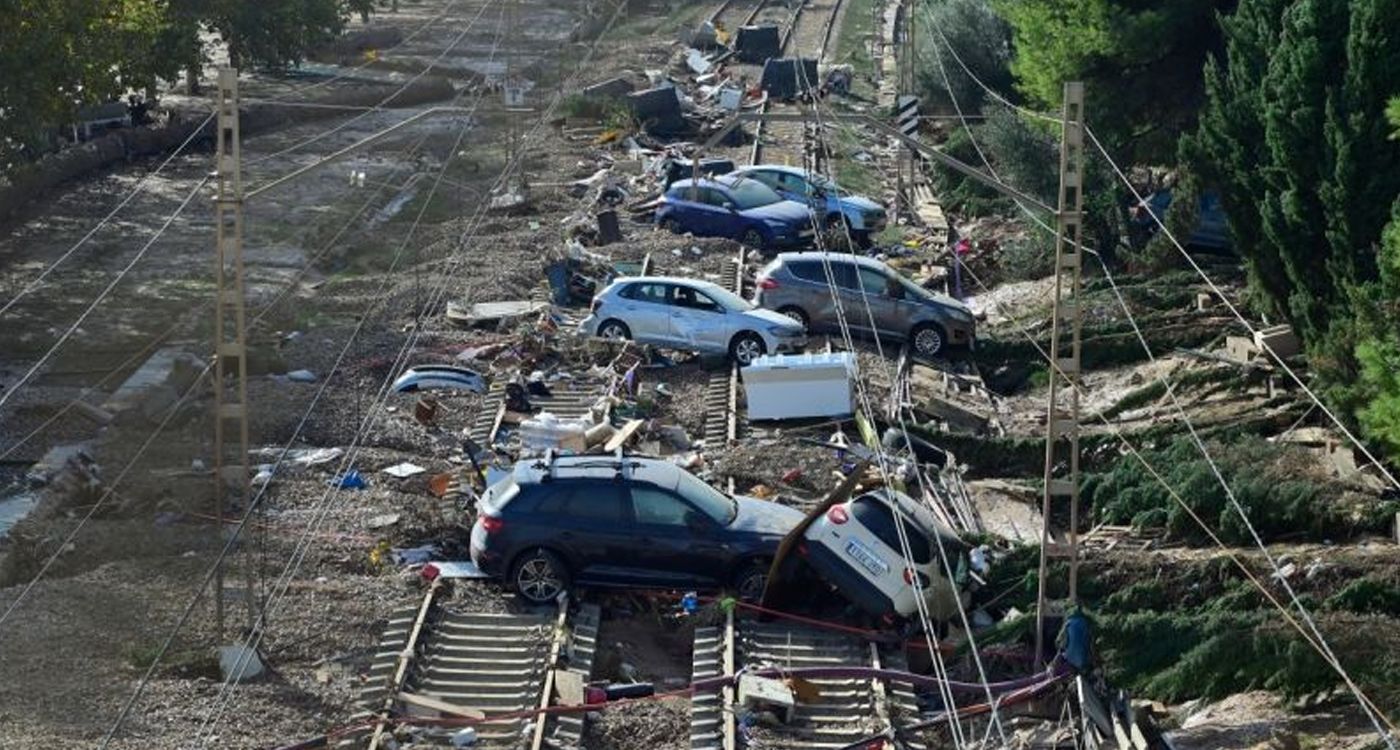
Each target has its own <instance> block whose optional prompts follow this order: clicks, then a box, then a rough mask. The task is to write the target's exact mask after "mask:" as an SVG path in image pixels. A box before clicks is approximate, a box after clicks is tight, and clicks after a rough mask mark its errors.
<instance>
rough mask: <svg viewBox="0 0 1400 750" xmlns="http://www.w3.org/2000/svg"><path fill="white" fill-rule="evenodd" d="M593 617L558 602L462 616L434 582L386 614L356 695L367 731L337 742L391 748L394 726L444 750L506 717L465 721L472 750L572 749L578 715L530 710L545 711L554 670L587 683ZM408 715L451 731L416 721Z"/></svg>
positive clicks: (479, 726) (578, 732) (591, 610)
mask: <svg viewBox="0 0 1400 750" xmlns="http://www.w3.org/2000/svg"><path fill="white" fill-rule="evenodd" d="M598 620H599V611H598V607H597V606H596V605H583V606H582V607H580V608H579V610H578V613H577V614H576V615H575V616H574V617H573V618H572V619H571V618H570V616H569V612H568V609H567V606H566V605H563V604H561V606H560V607H559V609H558V610H557V611H553V612H551V611H548V610H545V611H538V612H521V613H485V612H469V611H465V610H462V609H459V608H458V607H456V606H454V605H453V604H452V603H450V602H447V601H445V599H444V594H443V586H442V584H440V583H434V585H433V586H431V587H430V588H429V590H428V592H427V594H426V595H425V596H424V600H423V602H422V603H421V604H420V605H419V606H418V607H415V608H413V609H408V610H404V611H401V612H399V613H397V614H395V615H394V616H392V617H390V619H389V623H388V625H387V626H386V628H385V631H384V635H383V636H382V637H381V639H380V642H379V647H378V651H377V653H376V654H375V656H374V659H373V661H372V663H371V666H370V669H369V674H368V678H367V681H366V684H365V687H364V688H363V689H362V690H361V693H360V698H359V701H360V704H361V705H362V706H363V708H364V709H365V711H366V713H365V714H363V715H362V716H363V717H365V718H369V719H372V720H373V728H372V729H367V730H365V731H364V732H362V733H361V734H360V735H359V736H352V737H350V738H347V739H346V740H345V741H343V742H342V743H341V746H342V747H365V748H368V749H369V750H381V749H383V748H387V747H391V746H397V744H396V743H397V740H394V742H391V740H392V739H393V738H394V736H395V729H396V728H401V725H407V726H410V727H414V726H416V728H417V729H416V737H415V740H414V746H415V747H451V746H452V735H453V734H455V733H456V732H457V731H460V730H461V728H462V725H464V724H465V723H466V722H468V721H472V720H477V721H479V720H481V719H483V718H493V717H503V718H500V719H493V720H491V721H484V722H480V723H474V724H472V726H473V728H474V730H475V732H476V736H477V740H476V744H475V745H473V746H474V747H479V748H512V749H517V748H519V749H524V748H529V750H541V749H542V748H570V747H577V746H578V744H579V742H581V740H582V737H583V730H584V716H583V714H567V713H566V714H551V715H548V716H546V718H544V719H540V718H538V717H537V716H536V715H535V714H536V712H537V711H538V710H539V709H543V708H545V707H547V706H548V705H549V702H550V698H551V697H552V695H553V692H554V683H555V679H556V672H557V671H558V670H560V669H565V668H567V669H568V670H569V671H573V672H578V673H581V674H582V675H583V678H584V679H585V680H586V679H587V677H588V675H589V673H590V672H591V670H592V666H593V653H594V649H595V646H596V640H597V632H598ZM409 717H427V718H435V719H452V720H456V722H457V725H455V726H452V725H438V724H432V723H422V724H417V725H415V723H414V722H413V721H411V720H407V721H406V720H405V719H407V718H409Z"/></svg>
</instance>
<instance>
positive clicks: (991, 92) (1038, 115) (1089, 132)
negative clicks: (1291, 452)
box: [925, 13, 1400, 489]
mask: <svg viewBox="0 0 1400 750" xmlns="http://www.w3.org/2000/svg"><path fill="white" fill-rule="evenodd" d="M926 17H927V13H926ZM925 25H926V26H928V27H929V28H932V29H933V31H934V33H935V34H937V36H938V37H939V39H940V40H941V41H942V43H943V47H944V48H945V49H947V50H948V52H949V54H950V55H952V56H953V59H954V60H955V61H957V63H958V65H959V67H961V68H962V70H963V72H964V73H965V74H967V76H968V78H969V79H971V80H972V81H973V82H974V83H976V84H977V85H978V87H980V88H981V89H982V90H983V91H984V92H985V93H986V94H987V95H988V96H990V97H992V98H993V99H995V100H996V101H998V102H1000V103H1002V104H1004V105H1005V106H1007V107H1010V108H1011V109H1013V110H1015V111H1016V112H1019V113H1021V114H1023V115H1025V116H1027V117H1032V118H1035V119H1039V120H1044V121H1053V122H1059V118H1057V117H1054V116H1053V115H1048V114H1045V113H1042V112H1036V111H1035V110H1030V109H1026V108H1025V107H1022V106H1020V105H1018V104H1015V103H1014V102H1012V101H1011V100H1009V99H1008V98H1006V97H1005V96H1003V95H1002V94H1001V93H1000V92H998V91H996V90H995V89H993V88H992V87H991V86H988V85H987V84H986V83H985V82H984V81H983V80H982V79H981V78H979V77H978V76H977V75H976V74H975V73H973V72H972V69H971V68H970V67H969V66H968V65H967V63H966V62H965V61H964V60H963V58H962V56H961V55H959V54H958V51H957V49H956V48H954V46H953V44H952V43H951V42H950V41H949V40H948V38H947V36H946V35H945V34H944V33H943V31H942V29H940V28H939V27H938V26H937V25H936V24H933V23H927V24H925ZM1084 133H1085V135H1086V136H1088V138H1089V140H1090V142H1092V143H1093V144H1094V147H1095V149H1097V150H1098V151H1099V153H1100V154H1102V155H1103V157H1104V159H1105V160H1106V161H1107V162H1108V164H1109V166H1110V167H1111V168H1112V169H1113V172H1114V174H1115V175H1117V177H1118V179H1119V180H1120V181H1121V182H1122V183H1123V184H1124V185H1125V186H1127V188H1128V190H1129V191H1130V192H1131V193H1132V195H1133V198H1134V199H1135V200H1136V201H1137V204H1138V205H1139V206H1142V207H1144V208H1146V209H1148V210H1147V211H1146V213H1147V215H1148V216H1149V217H1151V219H1152V222H1153V223H1154V224H1156V225H1157V227H1158V229H1159V230H1160V231H1161V232H1162V233H1163V234H1164V235H1165V236H1166V237H1167V239H1168V240H1170V241H1171V243H1172V245H1173V246H1174V247H1175V248H1176V249H1177V251H1178V252H1179V253H1181V255H1182V257H1183V258H1185V259H1186V262H1187V263H1188V264H1189V265H1190V266H1191V268H1192V269H1193V270H1194V271H1195V272H1196V274H1197V275H1198V276H1200V277H1201V279H1202V280H1203V281H1205V283H1206V285H1207V286H1209V287H1210V289H1211V291H1212V292H1214V293H1215V295H1216V296H1217V297H1218V298H1219V299H1220V301H1221V302H1222V303H1224V304H1225V306H1226V308H1228V309H1229V310H1230V312H1231V314H1233V315H1234V316H1235V318H1236V319H1237V320H1238V321H1239V322H1240V323H1241V324H1242V325H1244V327H1245V328H1246V330H1248V331H1249V332H1250V334H1251V335H1255V334H1257V333H1258V329H1256V328H1255V327H1254V325H1253V324H1251V323H1250V322H1249V320H1248V319H1246V318H1245V316H1244V315H1243V314H1242V313H1241V312H1240V311H1239V308H1238V307H1236V305H1235V304H1234V303H1232V302H1231V301H1230V298H1229V296H1228V295H1226V294H1225V292H1224V290H1222V289H1221V288H1220V286H1219V285H1218V284H1216V283H1215V281H1214V280H1213V279H1211V277H1210V275H1209V274H1207V273H1206V271H1205V269H1204V268H1202V267H1201V265H1200V264H1199V263H1198V262H1196V259H1195V258H1193V257H1192V256H1191V254H1190V253H1188V252H1187V251H1186V248H1185V246H1184V245H1182V243H1181V242H1180V241H1179V240H1178V239H1177V238H1176V235H1175V234H1173V233H1172V231H1171V230H1170V229H1169V228H1168V227H1167V225H1166V224H1165V223H1164V222H1163V221H1162V220H1161V218H1160V217H1158V216H1157V214H1156V213H1155V212H1154V211H1152V210H1151V209H1150V206H1148V203H1147V200H1146V199H1145V198H1144V197H1143V195H1142V193H1140V192H1139V191H1138V189H1137V187H1136V186H1134V185H1133V183H1132V180H1130V179H1128V176H1127V175H1126V174H1125V173H1124V171H1123V169H1122V168H1121V167H1120V166H1119V165H1118V163H1117V162H1116V161H1114V160H1113V157H1112V155H1110V154H1109V153H1108V149H1107V148H1105V147H1104V145H1103V143H1102V142H1101V141H1100V140H1099V138H1098V136H1097V135H1096V134H1095V133H1094V131H1093V129H1092V128H1091V127H1089V126H1088V125H1087V124H1086V125H1085V126H1084ZM1264 349H1265V350H1266V351H1268V353H1269V356H1270V357H1271V358H1272V359H1273V360H1274V361H1275V362H1277V363H1278V365H1279V367H1280V368H1281V369H1282V370H1283V371H1284V372H1286V373H1288V376H1289V378H1290V379H1291V380H1293V382H1294V383H1296V384H1297V385H1298V387H1299V388H1301V389H1302V390H1303V392H1304V393H1305V394H1307V396H1308V398H1309V399H1311V400H1312V402H1313V403H1314V404H1315V405H1316V406H1317V407H1318V408H1319V409H1321V410H1322V412H1323V413H1324V414H1326V415H1327V417H1328V419H1329V420H1331V422H1332V423H1333V424H1334V425H1335V426H1336V427H1337V429H1338V430H1340V431H1341V433H1342V434H1343V435H1345V436H1346V438H1347V440H1348V441H1349V442H1351V444H1352V445H1353V446H1355V447H1356V449H1357V450H1359V451H1361V453H1362V455H1364V456H1366V458H1367V460H1369V461H1370V462H1371V463H1372V464H1373V465H1375V467H1376V469H1377V470H1378V471H1380V472H1381V473H1382V474H1383V475H1384V476H1385V478H1386V479H1387V480H1388V481H1389V482H1390V484H1391V485H1392V486H1394V487H1395V488H1396V489H1400V479H1397V478H1396V477H1395V475H1394V474H1393V473H1392V472H1391V471H1390V470H1389V469H1387V468H1386V466H1385V464H1384V463H1382V462H1381V461H1380V460H1379V459H1377V458H1376V456H1375V455H1374V454H1373V453H1372V452H1371V450H1370V449H1368V448H1367V447H1366V445H1365V443H1363V442H1362V441H1361V440H1360V439H1359V438H1357V437H1356V435H1355V434H1354V433H1353V432H1352V431H1351V430H1350V429H1349V428H1348V427H1347V426H1346V424H1345V423H1344V422H1343V421H1342V420H1341V419H1339V418H1338V417H1337V415H1336V414H1335V413H1333V412H1332V410H1331V409H1329V408H1328V407H1327V405H1326V404H1324V403H1323V401H1322V399H1321V398H1319V397H1318V396H1317V394H1316V393H1315V392H1313V390H1312V389H1311V388H1309V387H1308V385H1307V384H1306V383H1304V382H1303V380H1302V378H1300V377H1299V376H1298V374H1297V373H1296V372H1295V371H1294V370H1293V369H1292V368H1291V367H1289V365H1288V363H1287V362H1285V361H1283V358H1282V357H1279V356H1278V354H1277V353H1276V352H1274V350H1273V349H1272V348H1270V347H1268V346H1265V347H1264Z"/></svg>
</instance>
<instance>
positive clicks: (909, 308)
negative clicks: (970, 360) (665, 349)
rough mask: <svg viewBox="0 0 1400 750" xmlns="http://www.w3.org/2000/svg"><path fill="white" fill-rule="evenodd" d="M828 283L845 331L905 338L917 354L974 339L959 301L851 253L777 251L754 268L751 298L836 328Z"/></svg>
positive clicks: (815, 325)
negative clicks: (842, 314)
mask: <svg viewBox="0 0 1400 750" xmlns="http://www.w3.org/2000/svg"><path fill="white" fill-rule="evenodd" d="M833 284H834V285H835V291H836V292H837V294H839V298H840V300H841V307H842V309H844V311H845V313H846V322H847V325H849V326H850V328H851V330H852V332H853V333H856V334H861V335H866V336H869V335H871V334H874V335H878V336H880V337H882V338H889V339H894V340H897V341H908V342H909V343H910V344H911V348H912V349H913V350H914V353H915V354H916V355H918V356H921V357H934V356H941V355H943V354H944V353H945V352H946V350H947V349H948V347H949V346H972V344H973V343H974V342H975V341H976V338H977V321H976V320H975V319H974V318H973V316H972V311H971V310H969V309H968V308H967V306H966V305H964V304H963V303H961V302H959V301H957V300H955V299H953V298H952V297H949V296H947V295H943V294H935V293H934V292H930V291H929V290H927V289H924V288H923V287H921V286H919V285H918V284H915V283H914V282H912V281H910V280H908V279H906V278H904V277H903V276H901V275H900V274H899V272H898V271H896V270H894V269H893V268H890V267H889V266H887V265H885V264H884V263H881V262H880V261H878V260H875V259H874V258H866V257H863V256H859V255H845V254H838V253H782V254H780V255H778V257H777V258H775V259H773V262H772V263H769V264H768V265H767V266H765V267H764V269H763V270H762V271H760V272H759V274H758V284H757V287H756V291H755V293H754V303H755V304H757V305H759V306H760V307H766V308H768V309H769V310H774V311H777V312H780V313H782V314H784V315H787V316H788V317H790V318H793V319H794V320H797V321H800V322H801V323H802V324H803V325H804V327H805V328H807V329H808V330H811V331H825V332H839V322H838V320H837V315H836V309H837V308H836V303H835V300H834V299H833V294H832V285H833ZM867 302H868V303H869V304H870V311H869V312H868V313H867V312H866V309H865V305H866V303H867ZM872 318H873V319H874V329H873V330H872V328H871V319H872Z"/></svg>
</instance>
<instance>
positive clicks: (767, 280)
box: [758, 276, 778, 289]
mask: <svg viewBox="0 0 1400 750" xmlns="http://www.w3.org/2000/svg"><path fill="white" fill-rule="evenodd" d="M758 288H759V289H777V288H778V282H777V280H776V279H773V278H771V277H768V276H764V277H763V278H761V279H759V280H758Z"/></svg>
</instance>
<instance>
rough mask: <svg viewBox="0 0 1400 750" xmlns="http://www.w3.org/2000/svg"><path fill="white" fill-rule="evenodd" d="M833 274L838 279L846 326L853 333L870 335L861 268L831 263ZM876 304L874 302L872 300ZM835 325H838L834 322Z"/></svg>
mask: <svg viewBox="0 0 1400 750" xmlns="http://www.w3.org/2000/svg"><path fill="white" fill-rule="evenodd" d="M831 272H832V275H833V276H835V277H836V289H837V291H838V292H839V293H840V295H841V307H842V309H843V312H845V314H846V325H848V326H850V328H851V331H853V332H855V333H859V334H862V335H869V334H870V319H869V318H868V317H867V316H866V314H865V300H864V299H863V298H862V296H861V278H860V273H859V268H858V267H857V266H856V265H855V264H854V263H851V262H849V261H840V260H833V261H831ZM871 303H872V304H873V303H874V300H871ZM833 325H837V324H836V323H835V321H833Z"/></svg>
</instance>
